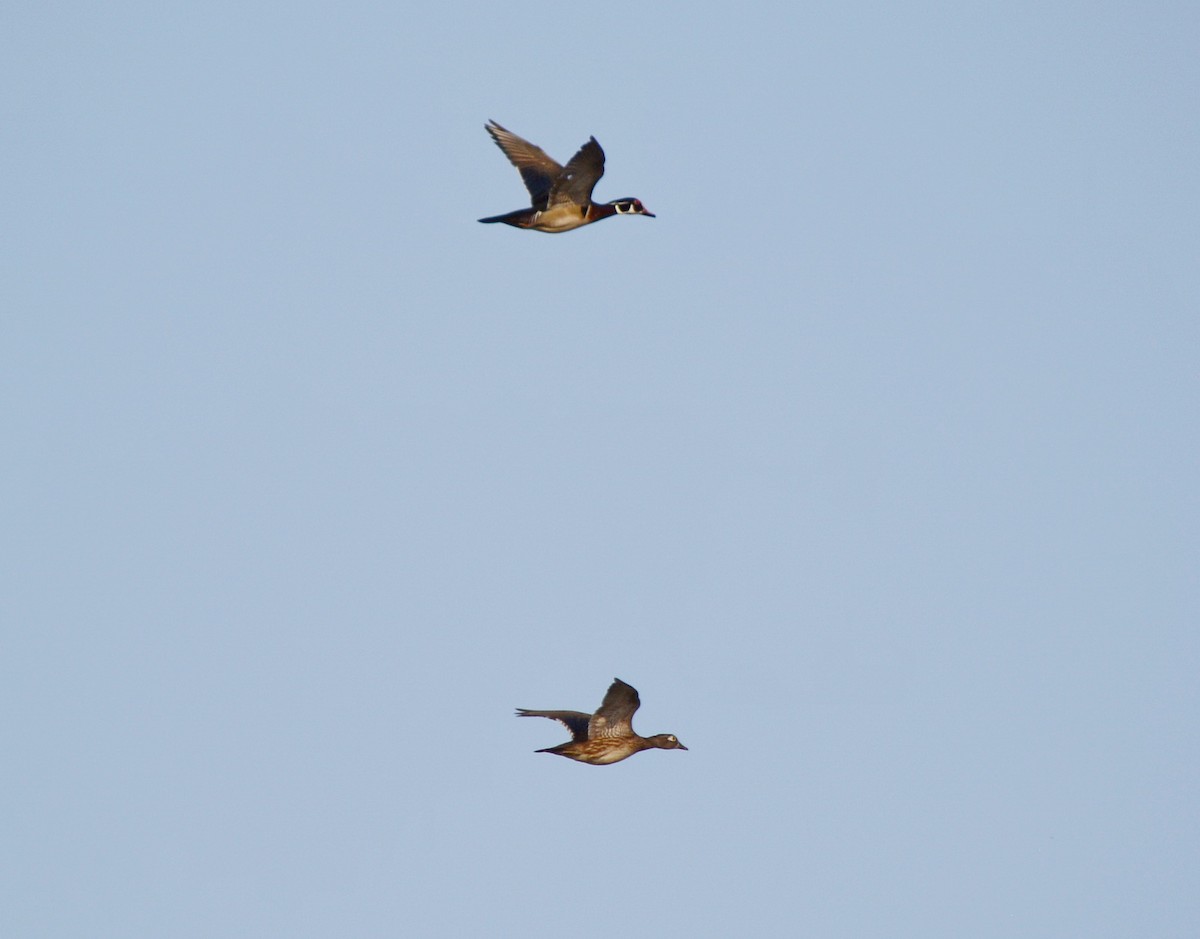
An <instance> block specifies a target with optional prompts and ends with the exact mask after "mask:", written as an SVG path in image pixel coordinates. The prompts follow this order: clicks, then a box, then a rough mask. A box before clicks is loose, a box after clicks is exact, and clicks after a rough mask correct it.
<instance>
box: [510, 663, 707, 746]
mask: <svg viewBox="0 0 1200 939" xmlns="http://www.w3.org/2000/svg"><path fill="white" fill-rule="evenodd" d="M641 703H642V702H641V699H640V698H638V693H637V689H636V688H634V687H633V686H632V685H627V684H625V682H623V681H621V679H619V678H617V679H614V680H613V683H612V684H611V685H610V686H609V688H608V693H607V694H606V695H605V696H604V701H603V702H602V703H601V705H600V709H599V710H598V711H596V713H595V714H584V713H583V712H582V711H528V710H526V709H525V708H517V716H518V717H548V718H550V719H551V720H555V721H558V722H559V723H560V724H562V725H563V726H564V727H566V728H567V730H569V731H570V732H571V739H570V740H569V741H567V742H566V743H560V744H559V745H558V746H557V747H548V748H547V749H545V750H537V751H536V752H537V753H557V754H558V755H559V756H565V757H567V758H568V759H572V760H578V761H579V762H580V763H591V764H592V765H593V766H603V765H605V764H607V763H619V762H621V760H624V759H626V758H628V757H631V756H633V755H634V754H635V753H637V752H639V751H640V750H653V749H656V748H657V749H659V750H686V749H687V747H685V746H684V745H683V744H682V743H680V742H679V738H678V737H676V736H675V735H674V734H655V735H654V736H653V737H639V736H638V735H637V734H636V733H634V730H633V723H632V722H633V713H634V711H636V710H637V709H638V707H639V706H641Z"/></svg>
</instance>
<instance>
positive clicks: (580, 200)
mask: <svg viewBox="0 0 1200 939" xmlns="http://www.w3.org/2000/svg"><path fill="white" fill-rule="evenodd" d="M603 175H604V151H603V150H602V149H600V144H598V143H597V142H596V138H595V137H592V138H590V139H589V140H588V142H587V143H585V144H584V145H583V146H582V147H580V148H579V152H578V153H576V154H575V156H573V157H571V159H570V161H569V162H568V163H567V165H566V166H565V167H564V168H563V170H562V172H561V173H559V175H558V177H557V178H556V179H555V180H554V185H553V187H552V188H551V190H550V202H549V204H550V205H552V206H553V205H558V204H559V203H561V202H568V203H574V204H575V205H587V204H588V203H590V202H591V201H592V190H593V189H595V188H596V183H597V182H598V181H599V180H600V177H601V176H603Z"/></svg>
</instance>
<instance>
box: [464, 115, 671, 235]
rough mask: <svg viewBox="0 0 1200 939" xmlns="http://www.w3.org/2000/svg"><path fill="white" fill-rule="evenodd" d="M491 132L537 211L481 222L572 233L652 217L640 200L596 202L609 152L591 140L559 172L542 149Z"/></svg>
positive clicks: (490, 128)
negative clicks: (618, 219)
mask: <svg viewBox="0 0 1200 939" xmlns="http://www.w3.org/2000/svg"><path fill="white" fill-rule="evenodd" d="M485 126H486V128H487V132H488V133H489V134H491V135H492V139H493V140H494V141H496V146H498V147H499V148H500V149H501V150H503V151H504V155H505V156H506V157H508V160H509V162H510V163H512V165H513V166H515V167H516V168H517V169H518V170H519V171H520V173H521V178H522V179H523V180H525V188H526V189H528V190H529V198H530V200H531V201H532V203H533V205H532V207H531V208H528V209H517V211H515V212H509V213H507V214H505V215H493V216H492V217H491V218H481V219H480V220H479V221H481V222H489V223H490V222H503V223H504V224H505V225H512V226H513V227H514V228H532V229H533V230H534V231H544V232H550V233H554V232H562V231H571V230H572V229H574V228H580V227H582V226H584V225H590V224H591V223H592V222H598V221H600V219H602V218H608V217H609V216H610V215H648V216H650V218H654V213H653V212H650V211H647V209H646V207H645V206H644V205H642V203H641V201H640V200H638V199H614V200H613V201H612V202H593V201H592V190H593V189H595V188H596V183H597V182H598V181H599V179H600V177H601V176H603V175H604V151H603V150H601V149H600V144H598V143H596V138H595V137H592V138H591V139H589V140H588V142H587V143H585V144H584V145H583V146H582V147H580V148H579V152H578V153H576V154H575V156H573V157H571V159H570V161H569V162H568V163H567V165H566V166H559V164H558V163H556V162H554V160H552V159H550V157H549V156H547V155H546V151H544V150H543V149H542V148H541V147H537V146H534V145H533V144H531V143H530V142H529V141H528V140H523V139H522V138H520V137H518V136H517V135H516V134H514V133H513V132H512V131H510V130H505V129H504V128H503V127H501V126H500V125H499V124H497V123H496V122H495V121H489V122H488V123H487V124H486V125H485Z"/></svg>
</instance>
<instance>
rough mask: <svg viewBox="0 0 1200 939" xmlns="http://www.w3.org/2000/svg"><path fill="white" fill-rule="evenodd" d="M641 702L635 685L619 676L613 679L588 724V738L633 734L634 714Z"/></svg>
mask: <svg viewBox="0 0 1200 939" xmlns="http://www.w3.org/2000/svg"><path fill="white" fill-rule="evenodd" d="M641 704H642V702H641V699H640V698H639V697H638V693H637V689H636V688H634V687H633V685H627V684H626V683H625V682H623V681H621V679H619V678H616V679H613V683H612V684H611V685H609V687H608V693H607V694H606V695H605V696H604V701H603V703H602V704H601V705H600V708H599V709H598V710H597V711H596V713H595V714H593V715H592V719H591V722H590V723H589V724H588V738H589V739H593V740H594V739H595V738H597V737H629V736H632V735H633V715H634V712H635V711H636V710H637V709H638V708H639V707H641Z"/></svg>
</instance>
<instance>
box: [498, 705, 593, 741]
mask: <svg viewBox="0 0 1200 939" xmlns="http://www.w3.org/2000/svg"><path fill="white" fill-rule="evenodd" d="M517 717H548V718H550V720H552V721H558V722H559V723H560V724H562V725H563V726H564V727H565V728H567V730H569V731H570V732H571V739H572V740H587V738H588V721H590V720H591V719H592V715H591V714H584V713H583V712H582V711H528V710H526V709H525V708H517Z"/></svg>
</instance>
